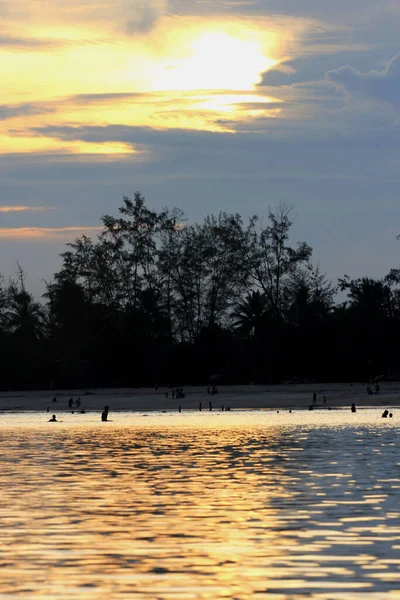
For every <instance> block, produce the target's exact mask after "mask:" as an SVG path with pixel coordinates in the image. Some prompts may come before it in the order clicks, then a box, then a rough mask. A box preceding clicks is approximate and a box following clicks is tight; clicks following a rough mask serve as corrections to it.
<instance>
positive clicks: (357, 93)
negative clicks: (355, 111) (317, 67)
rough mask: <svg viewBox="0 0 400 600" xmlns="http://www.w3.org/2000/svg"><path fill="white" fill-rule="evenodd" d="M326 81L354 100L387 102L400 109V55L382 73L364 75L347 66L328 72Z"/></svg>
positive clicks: (373, 72) (373, 71)
mask: <svg viewBox="0 0 400 600" xmlns="http://www.w3.org/2000/svg"><path fill="white" fill-rule="evenodd" d="M325 79H326V80H327V81H330V82H332V83H334V84H335V85H336V86H337V87H338V88H340V89H342V90H343V91H344V92H346V93H347V94H349V95H350V96H352V97H353V98H359V99H365V100H373V101H376V102H385V103H388V104H390V105H392V106H393V107H394V108H395V109H396V110H398V109H400V53H399V54H397V55H396V56H394V57H393V58H392V59H391V60H390V61H389V62H388V63H387V65H386V67H385V68H384V69H383V70H381V71H376V70H372V71H368V72H367V73H362V72H360V71H359V70H358V69H355V68H354V67H351V66H348V65H347V66H343V67H340V68H339V69H334V70H332V71H328V73H327V74H326V75H325Z"/></svg>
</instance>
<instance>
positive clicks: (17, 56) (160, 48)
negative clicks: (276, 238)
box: [0, 0, 400, 295]
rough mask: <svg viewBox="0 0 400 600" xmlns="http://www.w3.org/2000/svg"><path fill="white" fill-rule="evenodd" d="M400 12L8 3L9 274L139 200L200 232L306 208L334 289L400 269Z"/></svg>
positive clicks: (387, 4) (317, 257)
mask: <svg viewBox="0 0 400 600" xmlns="http://www.w3.org/2000/svg"><path fill="white" fill-rule="evenodd" d="M399 182H400V3H398V2H396V1H393V0H380V1H379V2H377V1H376V0H335V2H332V0H301V1H299V0H170V1H168V0H0V273H2V274H3V275H5V276H6V277H8V276H9V275H10V274H11V273H13V272H14V271H15V269H16V267H17V262H18V263H19V264H20V265H21V267H22V268H23V269H24V271H25V272H26V275H27V284H28V287H29V288H30V289H31V291H33V292H34V294H36V295H40V294H41V293H42V292H43V291H44V281H49V280H51V278H52V275H53V273H54V272H56V271H57V270H58V269H59V268H60V266H61V259H60V258H59V254H60V253H61V252H62V251H63V250H64V249H65V244H66V243H67V242H68V241H72V240H74V239H75V238H76V237H78V236H80V235H81V234H82V233H86V234H87V235H90V236H92V237H95V236H96V235H97V234H98V232H99V228H100V218H101V216H102V215H104V214H113V215H116V214H117V211H118V207H119V206H120V205H121V203H122V197H123V196H124V195H125V196H133V194H134V192H135V191H137V190H139V191H140V192H142V193H143V194H144V195H145V197H146V200H147V203H148V204H149V206H150V207H152V208H155V209H159V208H161V207H164V206H166V207H170V208H172V207H174V206H177V207H179V208H181V209H183V210H184V212H185V214H186V216H187V218H188V220H189V222H191V221H196V220H202V219H203V217H204V216H205V215H206V214H209V213H212V212H213V213H216V212H219V211H220V210H223V211H227V212H239V213H241V214H242V215H243V217H244V218H247V217H249V216H251V215H252V214H258V215H260V216H261V217H262V216H263V215H265V216H266V215H267V214H268V209H269V208H270V207H271V208H273V207H274V206H277V205H278V204H279V203H280V202H281V201H282V200H283V201H285V202H287V203H288V204H290V205H293V206H294V211H293V214H294V215H295V216H296V218H295V222H294V226H293V237H292V241H293V243H295V242H296V241H300V240H304V241H307V242H308V243H309V244H310V245H311V246H312V247H313V249H314V253H313V260H314V262H315V263H318V264H319V265H320V268H321V270H322V271H323V272H326V273H327V275H328V277H329V278H331V279H333V281H334V282H335V280H336V279H337V278H338V277H341V276H343V275H344V274H347V275H349V276H350V277H360V276H372V277H380V276H383V275H385V274H386V273H387V272H388V271H389V269H390V268H396V267H399V257H400V241H398V240H396V236H397V235H398V234H399V233H400V201H399Z"/></svg>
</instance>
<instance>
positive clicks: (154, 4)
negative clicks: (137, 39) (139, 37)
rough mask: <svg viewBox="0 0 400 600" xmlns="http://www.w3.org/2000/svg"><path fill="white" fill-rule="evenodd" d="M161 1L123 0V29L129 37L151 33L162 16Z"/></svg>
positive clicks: (162, 7) (162, 6) (162, 3)
mask: <svg viewBox="0 0 400 600" xmlns="http://www.w3.org/2000/svg"><path fill="white" fill-rule="evenodd" d="M163 9H164V2H163V1H162V0H123V10H124V14H125V16H126V21H125V29H126V32H127V33H128V34H129V35H133V34H135V33H137V34H145V33H148V32H149V31H151V30H152V29H153V27H154V25H155V24H156V23H157V21H158V19H159V17H160V16H161V15H162V14H163Z"/></svg>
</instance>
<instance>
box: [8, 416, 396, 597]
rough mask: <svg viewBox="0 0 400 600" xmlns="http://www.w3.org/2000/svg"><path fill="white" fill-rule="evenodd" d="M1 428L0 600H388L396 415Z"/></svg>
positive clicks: (65, 420)
mask: <svg viewBox="0 0 400 600" xmlns="http://www.w3.org/2000/svg"><path fill="white" fill-rule="evenodd" d="M382 411H383V409H382V408H367V409H364V410H362V409H358V410H357V413H355V414H353V413H351V412H350V411H349V409H336V410H331V411H328V410H314V411H308V410H298V411H292V412H288V410H280V411H279V412H277V411H276V410H264V411H260V410H242V411H239V410H238V411H236V410H235V411H230V412H226V411H224V412H221V411H215V410H214V411H212V412H210V411H205V410H203V411H202V412H197V411H183V412H182V413H178V412H177V411H167V412H147V413H146V412H113V411H112V410H111V412H110V415H109V419H110V420H109V421H108V422H101V419H100V413H99V412H88V413H86V414H78V413H75V414H74V415H72V414H71V413H62V412H60V413H58V414H57V420H58V421H59V422H57V423H49V422H48V419H49V417H50V416H51V415H48V414H47V413H38V412H36V413H34V412H32V413H29V412H25V413H21V412H20V413H10V412H7V413H3V414H0V494H1V495H0V499H1V503H0V539H1V544H0V599H1V600H8V599H11V598H13V599H14V598H18V599H24V600H25V599H26V600H28V599H29V600H34V599H41V600H55V599H57V600H60V599H61V600H64V599H65V600H67V599H68V600H128V599H132V600H222V599H230V600H250V599H252V600H253V599H254V600H306V599H307V600H394V599H400V444H399V431H400V427H399V423H400V410H397V411H396V409H394V410H393V417H392V418H387V419H383V418H382V416H381V414H382Z"/></svg>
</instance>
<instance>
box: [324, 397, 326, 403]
mask: <svg viewBox="0 0 400 600" xmlns="http://www.w3.org/2000/svg"><path fill="white" fill-rule="evenodd" d="M324 404H326V396H324Z"/></svg>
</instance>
